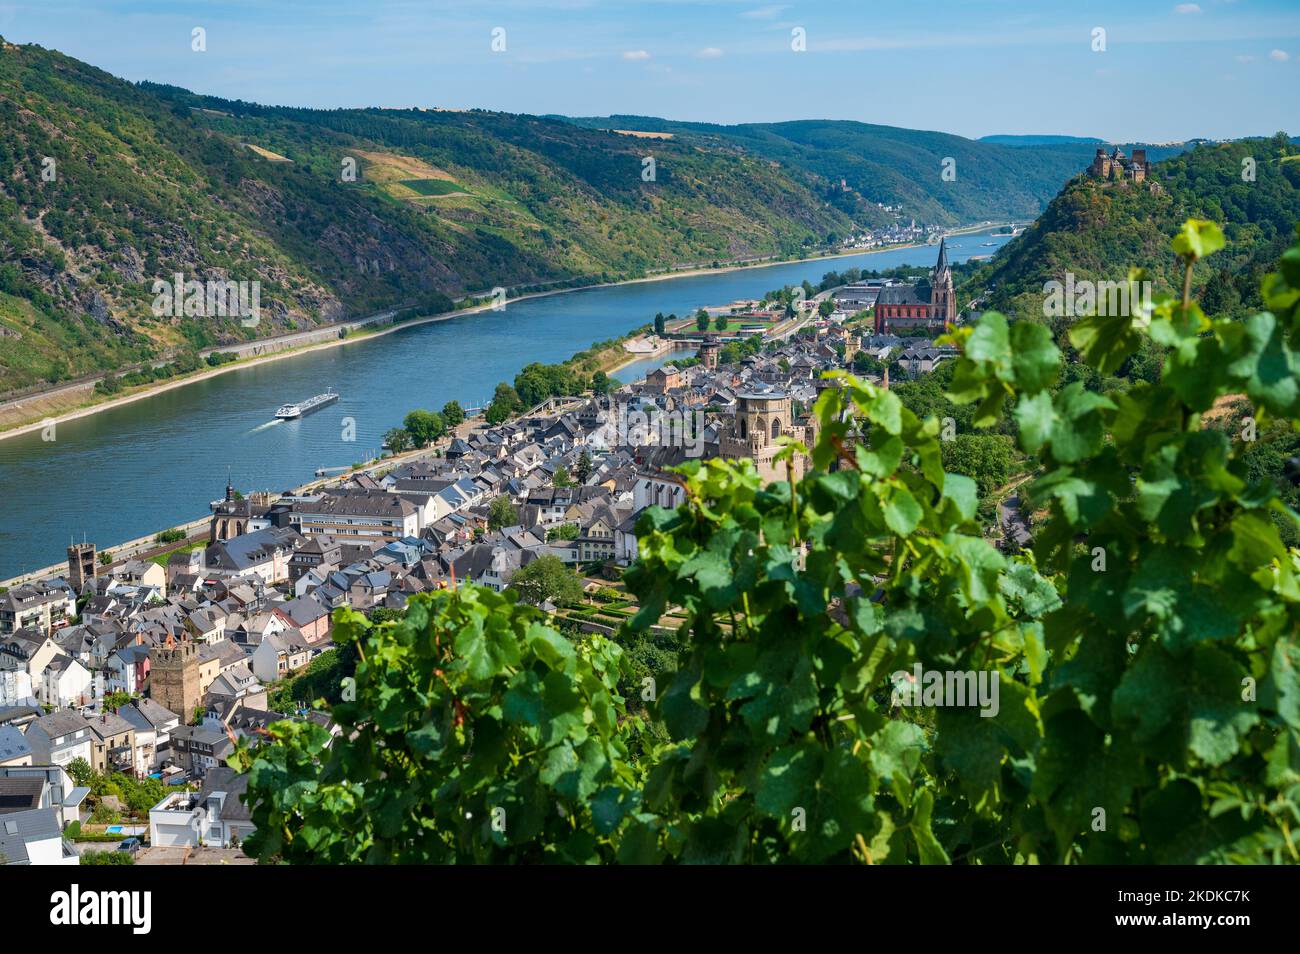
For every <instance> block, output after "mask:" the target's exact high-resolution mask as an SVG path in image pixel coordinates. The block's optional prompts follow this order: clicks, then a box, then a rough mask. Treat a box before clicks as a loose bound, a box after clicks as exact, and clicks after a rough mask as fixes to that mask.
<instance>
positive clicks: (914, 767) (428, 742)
mask: <svg viewBox="0 0 1300 954" xmlns="http://www.w3.org/2000/svg"><path fill="white" fill-rule="evenodd" d="M1221 245H1222V235H1221V233H1219V231H1218V229H1217V228H1216V227H1215V226H1214V225H1212V224H1211V223H1206V222H1195V221H1194V222H1189V223H1188V224H1187V225H1186V226H1185V227H1184V229H1183V231H1182V232H1181V233H1180V235H1179V236H1178V238H1177V239H1176V240H1175V242H1174V249H1175V252H1176V253H1177V254H1179V255H1180V256H1181V257H1182V258H1183V260H1184V262H1185V265H1186V268H1187V269H1189V270H1190V269H1191V268H1192V267H1193V265H1194V264H1195V262H1196V261H1197V260H1199V259H1200V258H1202V257H1204V256H1206V255H1208V254H1211V253H1212V252H1213V251H1214V250H1215V249H1216V248H1217V247H1218V246H1221ZM1133 278H1134V280H1135V281H1140V280H1141V279H1142V275H1141V274H1140V273H1135V274H1134V276H1133ZM1189 287H1190V286H1189ZM1264 298H1265V301H1266V303H1267V306H1268V308H1269V310H1268V311H1267V312H1263V313H1261V314H1259V315H1256V316H1255V317H1253V318H1251V319H1249V320H1247V321H1245V322H1233V321H1227V320H1215V319H1211V318H1208V317H1206V316H1205V315H1203V314H1202V313H1201V311H1200V309H1199V308H1198V307H1197V305H1196V304H1195V303H1194V302H1192V301H1190V300H1189V299H1188V298H1187V297H1185V296H1184V297H1183V298H1179V299H1161V300H1157V301H1156V302H1154V304H1153V305H1152V306H1151V307H1150V308H1149V309H1146V310H1138V311H1137V312H1136V313H1134V314H1129V315H1125V316H1094V317H1089V318H1085V319H1081V320H1080V321H1078V322H1077V323H1076V324H1075V326H1074V328H1073V329H1072V332H1071V336H1070V343H1071V344H1072V345H1073V347H1074V349H1076V351H1077V354H1075V355H1073V356H1071V357H1072V359H1076V360H1082V361H1085V362H1086V363H1088V364H1090V365H1091V366H1093V367H1095V368H1098V369H1099V370H1101V371H1102V372H1103V373H1109V371H1110V370H1113V369H1114V368H1116V367H1118V366H1119V365H1120V364H1121V363H1122V362H1123V361H1124V360H1125V358H1127V357H1128V356H1129V355H1131V354H1133V353H1135V352H1136V351H1137V350H1138V348H1139V347H1141V346H1142V344H1143V342H1144V340H1145V339H1148V338H1149V339H1151V340H1152V341H1154V342H1156V343H1157V344H1159V345H1160V346H1162V347H1163V348H1165V349H1166V351H1167V358H1166V360H1165V366H1164V372H1163V375H1162V376H1161V378H1160V380H1159V383H1156V384H1148V383H1139V384H1136V385H1134V386H1133V387H1132V388H1131V389H1130V390H1129V391H1127V392H1125V393H1123V394H1122V395H1119V396H1111V397H1105V396H1102V395H1100V394H1097V393H1095V392H1091V391H1087V390H1085V389H1084V387H1083V385H1082V384H1081V383H1075V384H1069V385H1066V386H1064V387H1058V386H1057V381H1058V375H1059V373H1060V368H1061V364H1062V361H1063V359H1064V358H1065V357H1066V356H1064V355H1062V354H1061V353H1060V350H1059V349H1058V348H1057V346H1056V344H1055V343H1054V342H1053V340H1052V338H1051V335H1050V333H1049V332H1048V331H1047V329H1046V328H1044V327H1042V326H1039V325H1036V324H1033V323H1030V322H1012V323H1008V322H1007V321H1006V320H1005V319H1004V318H1003V317H1001V316H1000V315H986V316H985V317H984V318H983V319H982V320H981V321H980V322H979V323H978V324H976V325H974V326H972V327H967V328H962V329H959V330H958V331H957V332H955V333H954V335H953V336H952V339H953V341H954V342H955V343H956V344H958V345H959V346H960V348H961V350H962V356H961V358H960V359H959V361H958V365H957V367H956V369H955V372H954V375H953V384H952V391H951V395H950V396H951V398H952V399H953V400H954V401H956V402H958V403H962V404H969V405H973V406H974V408H975V412H974V421H975V423H976V425H977V426H984V427H991V426H994V425H997V424H998V423H999V421H1000V418H1001V416H1002V415H1003V414H1004V413H1008V409H1009V413H1010V414H1011V416H1012V417H1013V419H1014V423H1015V425H1016V431H1017V435H1018V437H1017V439H1018V441H1019V443H1020V448H1021V450H1022V451H1023V452H1024V453H1026V454H1029V455H1032V456H1033V458H1034V459H1035V461H1036V463H1037V465H1038V470H1037V477H1036V479H1035V480H1034V481H1033V482H1032V484H1030V485H1029V486H1028V487H1027V488H1026V489H1025V490H1026V497H1027V499H1028V501H1029V503H1030V506H1031V507H1032V508H1033V510H1034V511H1036V512H1038V513H1039V515H1040V519H1039V520H1038V527H1037V530H1036V534H1035V544H1034V548H1033V550H1032V552H1026V553H1023V554H1018V555H1015V556H1008V555H1006V554H1004V553H1002V552H1000V551H999V550H998V549H997V548H996V547H995V546H994V545H993V544H992V542H990V540H989V538H988V537H987V536H986V534H985V532H984V530H983V528H982V527H981V525H980V523H979V521H978V519H977V516H976V509H977V503H978V493H977V489H976V486H975V483H974V482H973V481H972V480H971V479H970V478H967V477H964V476H961V475H957V474H950V473H945V472H944V470H943V466H942V455H941V442H940V425H939V422H938V421H937V420H936V419H934V418H929V419H926V420H921V419H919V418H917V417H916V416H915V415H914V414H913V413H912V412H910V411H909V410H908V409H906V408H905V407H904V406H903V405H902V404H901V402H900V401H899V399H898V398H897V396H896V395H894V394H893V393H891V392H889V391H887V390H883V389H881V388H878V387H875V386H873V385H871V384H869V383H864V382H862V381H859V380H857V379H855V378H853V377H850V376H848V375H844V374H834V375H832V376H831V377H830V380H828V382H827V387H826V388H825V390H824V391H823V392H822V394H821V396H820V397H819V399H818V401H817V405H816V408H815V411H816V415H817V418H818V420H819V422H820V427H819V430H818V439H817V442H816V445H815V446H814V447H813V448H812V449H811V454H812V458H813V463H814V467H813V469H812V470H811V472H810V473H809V475H807V476H805V477H804V478H803V479H802V480H799V481H797V482H796V481H793V480H791V481H783V482H776V483H772V484H769V485H768V486H766V487H765V486H763V485H762V482H761V481H760V479H759V477H758V474H757V472H756V471H755V469H754V467H753V465H752V464H751V463H750V462H748V461H738V462H731V461H723V460H710V461H708V462H706V463H700V462H694V463H690V464H688V465H687V466H686V467H684V468H683V476H684V478H685V480H686V484H687V489H688V497H687V502H686V503H685V504H684V505H683V506H681V507H679V508H678V509H676V510H674V511H666V510H661V509H657V508H656V509H651V510H649V511H647V513H646V514H645V515H644V516H643V518H642V520H641V523H640V525H639V527H638V545H639V554H640V555H639V558H638V560H637V562H636V563H635V564H634V565H633V566H632V567H631V568H630V569H629V571H628V573H627V575H626V577H625V580H626V583H627V586H628V588H629V589H630V590H631V591H632V592H633V593H634V594H635V595H636V596H637V597H638V599H639V600H640V603H641V610H640V612H639V613H638V614H637V615H636V616H635V617H634V618H633V619H632V620H631V621H630V623H629V624H628V625H627V627H626V628H625V632H624V633H622V634H620V636H619V638H620V639H623V640H627V639H631V638H635V637H636V635H637V634H645V633H647V632H649V631H650V630H651V628H652V627H655V626H659V625H660V621H661V619H662V618H663V617H664V614H665V612H666V611H669V610H670V609H672V608H676V612H677V613H679V614H680V615H682V616H684V617H685V620H686V622H685V623H684V624H682V628H681V633H680V635H681V636H682V639H681V640H680V642H681V645H682V646H683V649H682V650H681V652H680V654H679V658H678V660H677V668H676V671H675V673H674V674H673V675H672V676H671V678H669V679H666V680H665V683H666V684H665V685H663V686H656V685H655V684H654V681H653V679H647V680H646V682H645V688H644V691H645V693H646V695H647V697H649V698H650V699H652V701H651V702H650V703H649V704H648V709H647V710H646V711H647V718H648V720H649V721H643V720H642V719H640V718H633V717H630V716H629V715H628V714H627V712H628V709H627V707H626V705H625V704H624V700H623V699H622V698H621V697H620V696H619V694H618V691H617V687H618V684H619V679H620V676H621V675H623V674H625V673H626V671H627V666H628V663H627V660H626V657H624V655H623V653H622V652H621V650H620V648H619V646H618V645H615V644H614V643H613V642H609V641H606V640H604V639H601V638H599V637H590V638H584V639H583V640H582V641H580V642H577V643H574V642H570V641H569V640H568V639H566V638H565V637H563V636H561V635H560V634H558V633H557V632H555V631H554V630H553V629H551V628H550V627H549V626H548V625H547V623H546V621H545V618H544V617H543V616H542V615H540V614H539V613H538V611H536V610H534V609H531V608H529V607H527V606H525V605H522V604H520V603H518V602H516V601H515V600H514V599H513V598H512V596H511V595H510V594H504V595H501V594H495V593H490V592H487V591H484V590H481V589H476V588H474V587H463V588H462V589H460V590H459V591H457V592H454V593H448V592H439V593H436V594H433V595H421V596H419V597H416V598H415V599H413V600H412V601H411V604H410V608H409V609H408V611H407V614H406V617H405V619H404V620H402V621H400V622H397V623H386V624H382V625H378V626H374V625H371V624H369V623H367V622H366V621H365V620H364V618H362V617H360V616H358V615H357V614H353V613H344V614H343V615H342V616H341V618H340V619H339V621H338V624H337V627H336V638H337V639H338V640H340V641H342V642H355V643H356V644H357V647H358V655H359V657H360V659H361V662H360V663H359V665H358V667H357V671H356V685H355V700H354V701H352V702H346V703H344V704H341V705H337V706H335V707H333V716H334V719H335V721H336V722H337V723H338V725H339V726H340V727H341V729H342V734H341V735H340V736H338V737H337V738H333V739H331V737H330V736H329V734H328V733H326V732H325V730H323V729H322V728H320V727H319V726H317V725H315V724H314V723H305V724H287V723H286V724H280V725H278V726H275V727H274V728H273V729H272V732H271V735H272V738H271V740H270V741H269V742H268V743H265V744H263V745H261V746H259V747H257V748H255V749H252V750H249V749H247V748H244V747H241V748H240V749H239V751H238V752H237V754H236V756H235V764H237V765H240V766H242V767H245V768H247V769H248V770H249V771H250V772H251V779H250V785H249V799H250V803H251V804H252V805H253V806H254V807H253V819H254V821H255V822H256V823H257V826H258V833H257V835H256V836H255V837H254V838H252V839H250V840H249V842H248V844H247V846H246V850H248V851H249V852H250V853H253V854H256V855H257V856H259V857H260V858H262V859H263V860H272V861H273V860H281V861H290V862H362V861H370V862H384V861H402V862H410V861H416V862H418V861H429V862H443V861H462V862H488V861H555V862H587V861H620V862H626V863H657V862H723V863H746V862H754V863H780V862H805V863H816V862H848V861H857V862H864V863H873V864H879V863H923V864H928V863H948V862H962V863H981V864H1010V863H1093V862H1096V863H1179V862H1275V863H1295V862H1297V861H1298V860H1300V844H1297V834H1296V827H1297V826H1300V679H1297V666H1298V665H1300V640H1298V639H1297V630H1298V629H1300V626H1298V625H1297V624H1298V622H1300V552H1297V551H1294V550H1292V551H1288V550H1287V549H1286V548H1285V547H1284V546H1283V545H1282V543H1281V540H1280V537H1279V534H1278V530H1277V523H1276V522H1275V517H1276V519H1281V520H1284V521H1292V522H1300V516H1297V515H1296V514H1295V513H1293V512H1291V511H1290V510H1289V509H1287V508H1286V507H1285V506H1284V505H1283V504H1282V503H1281V502H1280V500H1279V498H1278V496H1277V491H1276V488H1275V487H1274V486H1273V485H1271V484H1268V483H1263V482H1258V483H1252V482H1251V481H1250V480H1248V479H1247V477H1246V468H1245V465H1244V463H1243V456H1244V454H1245V452H1246V450H1247V442H1246V441H1245V440H1244V439H1241V440H1233V439H1232V436H1231V435H1229V434H1227V433H1225V432H1223V431H1220V430H1215V429H1212V428H1206V427H1202V421H1201V415H1202V414H1203V413H1204V412H1206V411H1207V410H1209V409H1210V408H1212V407H1213V406H1214V403H1215V401H1216V400H1217V399H1218V398H1220V397H1222V396H1224V395H1227V394H1241V393H1244V394H1245V395H1246V396H1247V397H1248V398H1249V399H1250V401H1251V402H1252V404H1253V406H1254V408H1255V412H1256V416H1257V418H1258V419H1259V420H1260V421H1261V422H1266V421H1268V420H1283V421H1287V422H1289V423H1290V424H1291V426H1293V427H1297V426H1300V375H1297V352H1300V318H1298V316H1297V302H1298V301H1300V245H1297V246H1295V247H1293V248H1292V249H1291V250H1289V251H1288V252H1287V253H1286V254H1285V256H1284V257H1283V259H1282V262H1281V265H1280V271H1279V272H1278V273H1276V274H1274V275H1271V276H1269V277H1268V279H1267V280H1266V281H1265V285H1264ZM803 451H804V449H803V448H801V447H798V446H793V445H792V446H790V447H787V448H785V449H784V450H783V451H782V454H783V455H784V456H785V457H787V458H789V457H791V456H793V455H794V454H795V453H799V452H803ZM918 667H919V674H920V675H921V676H922V679H921V681H922V682H926V683H927V685H928V681H929V680H928V677H929V676H930V675H931V674H935V673H939V674H942V675H943V677H944V679H945V680H947V681H948V683H949V685H950V687H951V686H952V685H958V686H960V685H962V682H961V677H960V676H958V678H957V679H956V680H955V681H954V679H953V674H971V679H972V681H971V682H970V683H966V685H969V686H971V687H972V691H973V687H974V685H975V684H976V682H975V681H974V680H976V679H977V678H982V679H984V680H986V681H985V682H984V683H980V685H989V684H992V685H994V686H996V689H997V693H996V696H994V697H993V699H992V700H990V699H988V698H986V697H983V696H981V699H980V704H979V705H976V704H973V703H974V700H973V699H972V698H967V699H965V700H964V703H965V704H961V702H960V701H959V702H958V704H953V702H954V700H953V699H952V698H951V694H949V695H948V696H940V697H937V698H935V699H932V698H931V697H930V696H929V694H928V691H927V693H926V694H924V695H922V696H921V697H920V698H916V697H914V696H912V695H911V694H910V693H909V692H907V691H906V686H907V677H905V676H903V675H902V674H904V673H907V674H912V677H913V678H914V677H915V675H916V674H917V673H918ZM994 677H996V681H994ZM900 687H901V688H902V689H903V690H904V691H900ZM933 701H937V702H946V703H947V704H939V705H931V704H928V703H930V702H933ZM990 701H992V702H993V704H991V705H990V704H987V703H989V702H990ZM918 703H921V704H918ZM494 813H495V814H494ZM494 819H497V820H498V821H499V824H494Z"/></svg>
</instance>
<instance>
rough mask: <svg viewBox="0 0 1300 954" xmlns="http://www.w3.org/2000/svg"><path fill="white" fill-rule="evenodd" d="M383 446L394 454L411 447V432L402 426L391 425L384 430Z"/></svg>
mask: <svg viewBox="0 0 1300 954" xmlns="http://www.w3.org/2000/svg"><path fill="white" fill-rule="evenodd" d="M384 446H386V447H387V448H388V449H389V450H390V451H392V452H393V453H394V454H400V453H402V452H403V451H407V450H410V449H411V434H410V432H409V431H407V430H406V428H404V427H391V428H389V429H388V430H387V431H385V432H384Z"/></svg>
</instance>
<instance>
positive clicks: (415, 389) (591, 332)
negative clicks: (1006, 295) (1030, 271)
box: [0, 233, 1010, 580]
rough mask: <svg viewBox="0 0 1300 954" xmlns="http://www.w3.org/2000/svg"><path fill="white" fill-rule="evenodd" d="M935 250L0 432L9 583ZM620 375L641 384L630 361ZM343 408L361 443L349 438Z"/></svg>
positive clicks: (952, 246) (368, 353) (270, 370)
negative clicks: (494, 403)
mask: <svg viewBox="0 0 1300 954" xmlns="http://www.w3.org/2000/svg"><path fill="white" fill-rule="evenodd" d="M1009 238H1010V236H1008V235H991V234H990V233H965V234H962V235H958V236H953V237H952V238H951V239H950V240H949V245H948V249H949V252H948V254H949V258H950V259H951V260H953V261H964V260H965V259H967V258H969V257H970V256H972V255H976V254H991V253H992V252H993V251H995V250H996V249H995V248H992V247H986V246H985V243H987V242H993V243H995V244H996V246H998V247H1000V246H1001V245H1003V244H1004V243H1005V242H1006V241H1007V240H1008V239H1009ZM934 255H935V248H934V246H920V247H916V248H900V249H891V250H886V251H879V252H864V253H861V254H857V255H848V256H840V257H836V258H831V259H820V260H814V261H806V262H794V263H787V264H780V265H765V266H759V267H755V268H746V269H737V270H735V271H726V272H714V273H705V274H697V275H689V276H682V277H676V278H673V277H668V278H663V279H657V280H654V281H645V282H635V283H629V284H623V285H609V286H603V287H599V288H589V289H581V290H578V291H573V292H566V293H563V294H557V295H551V296H547V297H540V298H531V299H525V300H522V301H519V302H515V303H512V304H510V305H508V306H507V307H506V308H505V309H504V310H503V311H497V312H493V311H485V312H481V313H477V314H472V315H466V316H463V317H458V318H455V319H452V320H450V321H440V322H432V323H429V324H423V325H415V326H411V327H403V328H399V329H398V330H396V331H394V332H393V333H391V334H386V335H378V336H374V337H372V338H367V339H362V340H359V341H357V342H355V343H352V344H348V345H347V346H345V347H337V348H328V349H323V350H319V351H311V352H305V353H302V354H296V355H292V356H289V357H286V358H284V359H282V360H277V361H271V362H267V363H264V364H258V365H253V366H249V367H246V368H240V369H238V370H234V371H231V372H229V373H227V374H222V375H219V376H216V377H211V378H208V379H205V380H201V381H196V382H194V383H193V384H188V385H186V386H184V387H179V388H175V389H173V390H170V391H166V392H163V393H160V394H158V395H155V396H151V397H148V398H144V399H142V400H138V401H135V402H132V403H130V404H124V405H121V406H119V407H113V408H109V409H107V410H104V411H101V412H99V413H96V414H91V415H88V416H86V417H81V418H78V419H75V420H69V421H65V422H63V423H60V424H59V425H58V427H57V430H56V432H55V436H56V438H57V439H56V440H53V441H46V440H43V439H42V435H41V433H40V432H39V431H37V432H33V433H29V434H23V435H19V436H16V437H13V438H10V439H8V440H5V441H0V580H3V579H8V578H9V577H12V576H16V575H18V574H20V573H23V572H25V571H27V570H30V569H34V568H37V567H42V566H46V565H49V564H52V563H57V562H58V561H60V560H61V559H62V558H63V554H64V549H65V548H66V547H67V545H68V541H69V540H70V539H71V538H74V537H75V538H76V539H77V540H80V539H82V537H83V536H84V537H85V538H86V539H89V540H92V541H94V542H95V543H97V544H99V545H100V546H101V547H105V546H109V545H112V544H114V543H117V542H119V541H122V540H126V539H133V538H135V537H139V536H142V535H145V534H148V533H152V532H154V531H156V530H159V529H162V528H164V527H168V526H172V525H174V524H178V523H181V522H182V521H185V520H192V519H194V518H195V517H198V516H201V515H202V514H203V513H205V512H206V511H207V507H208V502H209V501H211V500H213V499H215V498H217V497H220V496H221V495H222V493H223V491H224V488H225V485H226V480H227V475H228V474H229V476H230V478H231V479H232V480H233V481H234V484H235V486H236V487H239V488H240V489H242V490H244V491H245V492H247V491H248V490H264V489H265V490H272V491H279V490H283V489H285V488H288V487H292V486H297V485H299V484H302V483H304V482H306V481H307V480H310V479H311V477H312V475H313V473H314V472H315V470H316V469H317V468H319V467H343V466H347V465H350V464H352V463H354V462H356V461H360V460H363V459H365V458H367V457H370V456H375V455H376V454H377V453H378V449H379V447H380V443H381V435H382V434H383V433H384V432H385V431H386V430H388V429H389V428H391V427H394V426H395V425H398V424H400V423H401V421H402V418H403V417H404V416H405V415H406V412H407V411H409V410H411V409H412V408H417V407H424V408H429V409H433V410H436V409H438V408H441V407H442V405H443V404H444V403H446V402H447V401H449V400H452V399H453V398H454V399H456V400H458V401H460V402H461V403H462V404H463V405H465V406H467V407H468V406H475V405H482V404H484V403H486V401H487V400H488V399H489V398H490V397H491V395H492V389H493V388H494V387H495V386H496V383H497V382H498V381H509V380H513V378H514V376H515V374H516V372H518V371H519V369H520V368H522V367H523V366H524V365H526V364H528V363H529V362H532V361H541V362H544V363H554V362H559V361H564V360H565V359H567V358H569V357H570V356H571V355H573V354H574V353H576V352H578V351H581V350H583V349H585V348H587V347H588V346H590V345H591V344H592V342H594V341H600V340H604V339H608V338H613V337H617V336H618V335H622V334H625V333H626V332H628V331H629V330H631V329H632V328H635V327H638V326H640V325H644V324H647V323H648V322H649V321H650V320H651V318H652V317H653V316H654V314H655V312H657V311H662V312H664V313H665V314H667V313H669V312H676V313H677V314H679V315H680V314H687V313H689V312H691V311H693V310H694V309H696V308H698V307H700V306H701V305H716V304H723V303H725V302H729V301H733V300H735V299H737V298H753V297H758V296H761V295H762V294H763V293H764V292H766V291H770V290H771V289H773V288H779V287H781V286H782V285H785V284H798V283H799V282H802V281H803V280H804V279H808V280H809V281H812V282H814V283H816V282H818V281H820V279H821V277H822V275H824V274H825V273H826V272H828V271H831V270H836V271H843V270H844V269H847V268H852V267H858V268H863V269H885V268H892V267H894V266H897V265H925V266H930V265H932V264H933V262H934ZM636 367H637V370H638V372H639V374H644V373H645V371H646V370H648V368H647V366H646V365H645V364H644V363H638V364H637V366H636ZM616 376H617V377H620V378H621V379H623V380H630V377H629V375H628V374H627V372H626V371H623V372H619V373H618V374H617V375H616ZM638 376H639V375H638ZM329 387H333V388H334V389H336V390H337V391H338V392H339V394H340V395H341V397H340V399H339V400H338V402H336V403H334V404H332V405H331V406H329V407H327V408H324V409H323V410H320V411H318V412H317V413H315V414H311V415H309V416H306V417H303V418H301V419H299V420H293V421H277V420H276V419H275V417H274V415H275V411H276V409H277V408H278V407H280V406H281V405H282V404H285V403H287V402H292V401H301V400H304V399H306V398H308V397H311V396H312V395H314V394H319V393H321V392H322V391H324V390H326V388H329ZM345 419H349V420H350V421H352V422H354V430H355V441H347V440H345V439H344V438H345V437H346V436H349V435H348V431H349V428H348V427H347V424H346V421H345Z"/></svg>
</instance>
